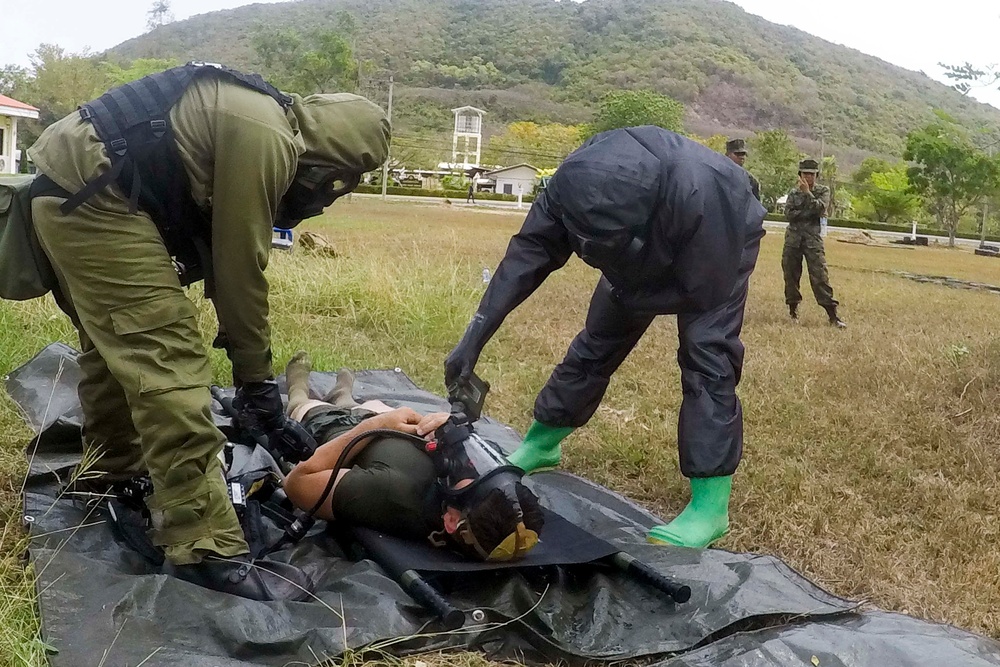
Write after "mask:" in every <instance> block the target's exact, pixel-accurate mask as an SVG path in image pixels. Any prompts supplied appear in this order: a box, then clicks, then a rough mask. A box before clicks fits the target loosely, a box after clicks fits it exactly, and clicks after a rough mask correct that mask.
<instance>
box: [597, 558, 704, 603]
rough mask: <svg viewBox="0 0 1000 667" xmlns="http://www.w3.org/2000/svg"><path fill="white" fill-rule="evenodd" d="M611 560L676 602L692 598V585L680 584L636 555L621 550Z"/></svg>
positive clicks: (622, 569)
mask: <svg viewBox="0 0 1000 667" xmlns="http://www.w3.org/2000/svg"><path fill="white" fill-rule="evenodd" d="M611 561H612V562H613V563H614V564H615V565H616V566H617V567H618V569H619V570H621V571H622V572H625V573H626V574H629V575H631V576H633V577H635V578H636V579H638V580H639V581H641V582H642V583H644V584H647V585H649V586H652V587H653V588H655V589H657V590H660V591H663V592H664V593H666V594H667V595H669V596H670V597H671V598H672V599H673V601H674V602H677V603H681V604H683V603H684V602H687V601H688V600H690V599H691V587H690V586H685V585H684V584H678V583H677V582H676V581H674V580H673V579H670V578H669V577H666V576H664V575H662V574H660V573H659V572H657V571H656V570H654V569H653V568H651V567H650V566H648V565H646V564H645V563H643V562H642V561H640V560H638V559H637V558H635V557H634V556H630V555H629V554H627V553H625V552H624V551H619V552H618V553H616V554H615V555H614V556H612V557H611Z"/></svg>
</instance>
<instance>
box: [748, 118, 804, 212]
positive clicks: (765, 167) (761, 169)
mask: <svg viewBox="0 0 1000 667" xmlns="http://www.w3.org/2000/svg"><path fill="white" fill-rule="evenodd" d="M749 144H750V152H749V155H748V156H747V164H746V167H747V170H748V171H749V172H750V173H751V174H753V175H754V177H755V178H756V179H757V180H758V181H760V196H761V199H762V200H763V202H764V206H766V207H767V208H768V209H770V210H774V207H775V206H776V205H777V202H778V199H779V198H780V197H781V196H782V195H784V194H785V193H787V192H788V191H789V190H790V189H791V187H792V186H793V185H794V184H795V173H796V170H797V169H798V162H799V151H798V149H796V148H795V144H794V143H793V142H792V140H791V138H790V137H789V136H788V133H786V132H785V131H784V130H768V131H766V132H758V133H757V134H756V135H754V136H753V137H752V138H751V139H750V140H749Z"/></svg>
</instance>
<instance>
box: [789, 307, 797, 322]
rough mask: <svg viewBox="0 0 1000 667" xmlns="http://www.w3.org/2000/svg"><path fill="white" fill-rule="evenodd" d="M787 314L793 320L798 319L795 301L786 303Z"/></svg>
mask: <svg viewBox="0 0 1000 667" xmlns="http://www.w3.org/2000/svg"><path fill="white" fill-rule="evenodd" d="M788 315H789V317H791V318H792V319H793V320H796V321H798V319H799V304H797V303H790V304H788Z"/></svg>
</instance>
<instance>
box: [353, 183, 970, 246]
mask: <svg viewBox="0 0 1000 667" xmlns="http://www.w3.org/2000/svg"><path fill="white" fill-rule="evenodd" d="M351 196H352V197H359V198H361V199H381V197H382V195H369V194H353V195H351ZM386 199H387V200H388V201H390V202H406V203H414V204H425V205H434V206H438V205H440V204H441V203H442V202H444V201H450V202H451V205H452V206H457V207H459V208H469V209H477V208H480V209H481V208H486V209H494V210H501V211H504V212H507V213H511V214H515V213H520V214H524V213H527V211H528V209H529V208H530V207H531V204H529V203H527V202H525V203H524V204H523V208H521V209H518V208H517V202H511V201H486V200H480V201H479V202H477V203H476V204H466V203H465V201H464V200H455V199H450V200H449V199H446V198H444V197H414V196H410V195H387V196H386ZM764 226H765V227H767V228H768V229H773V230H776V231H777V230H783V229H784V228H785V227H787V226H788V223H787V222H776V221H771V220H767V221H765V222H764ZM829 230H830V231H832V232H837V233H840V234H856V233H858V232H861V231H867V232H868V233H869V234H871V235H872V236H874V237H875V238H878V239H885V240H889V241H895V240H897V239H901V238H903V237H905V236H909V234H905V233H902V232H883V231H876V230H872V229H868V230H861V229H855V228H853V227H830V228H829ZM920 236H927V237H928V238H930V239H931V242H932V243H940V244H942V245H947V244H948V237H947V236H932V235H929V234H920ZM955 244H956V245H959V246H962V247H965V248H976V247H978V246H979V241H978V240H973V239H959V238H956V239H955Z"/></svg>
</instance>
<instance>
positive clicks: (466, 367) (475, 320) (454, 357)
mask: <svg viewBox="0 0 1000 667" xmlns="http://www.w3.org/2000/svg"><path fill="white" fill-rule="evenodd" d="M496 329H497V327H496V326H493V325H491V324H490V322H489V321H488V318H487V317H486V316H485V315H483V314H482V313H476V314H475V315H473V316H472V321H471V322H469V326H468V327H467V328H466V329H465V335H464V336H462V340H460V341H459V342H458V345H456V346H455V349H453V350H452V351H451V352H450V353H449V354H448V358H447V359H445V361H444V384H445V387H451V386H452V385H453V384H455V383H456V382H458V381H464V380H468V379H469V377H470V376H471V375H472V372H473V371H474V370H475V369H476V362H477V361H479V355H480V354H481V353H482V351H483V347H485V346H486V343H487V341H489V339H490V337H491V336H492V335H493V333H494V332H495V331H496Z"/></svg>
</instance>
